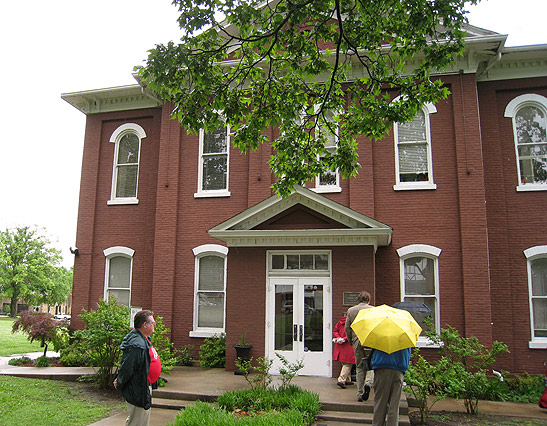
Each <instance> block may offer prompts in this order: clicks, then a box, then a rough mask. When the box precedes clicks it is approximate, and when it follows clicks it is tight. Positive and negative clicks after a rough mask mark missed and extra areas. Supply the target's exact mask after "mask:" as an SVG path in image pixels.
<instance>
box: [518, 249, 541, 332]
mask: <svg viewBox="0 0 547 426" xmlns="http://www.w3.org/2000/svg"><path fill="white" fill-rule="evenodd" d="M523 253H524V256H525V257H526V259H528V260H534V258H535V257H536V256H547V245H544V246H535V247H530V248H529V249H526V250H524V251H523ZM546 341H547V340H546Z"/></svg>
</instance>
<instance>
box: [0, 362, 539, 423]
mask: <svg viewBox="0 0 547 426" xmlns="http://www.w3.org/2000/svg"><path fill="white" fill-rule="evenodd" d="M26 355H27V356H29V357H30V358H36V357H37V356H41V355H42V353H37V356H36V354H26ZM47 355H48V356H54V355H53V354H51V353H50V352H48V354H47ZM20 356H22V355H16V356H14V357H20ZM9 358H12V357H0V374H6V375H14V376H19V377H32V378H48V379H57V380H75V377H77V376H80V375H82V374H89V373H92V372H94V369H93V368H90V367H46V368H38V367H14V366H10V365H7V361H8V360H9ZM165 377H166V378H167V380H168V383H167V385H166V386H165V387H164V388H161V390H162V391H167V392H170V391H172V392H179V393H192V394H197V395H220V394H222V393H224V392H226V391H228V390H234V389H246V388H248V384H247V382H246V381H245V378H244V377H243V376H236V375H234V374H233V373H232V372H228V371H224V370H223V369H219V368H215V369H201V368H199V367H175V368H173V370H172V373H171V374H170V375H168V376H165ZM274 381H275V377H274ZM292 383H294V384H296V385H298V386H300V387H301V388H303V389H307V390H309V391H312V392H315V393H317V394H318V395H319V399H320V401H321V402H328V403H348V402H353V401H354V398H355V389H352V387H348V388H347V389H340V388H339V387H338V386H336V379H335V378H325V377H309V376H298V377H296V378H295V379H294V380H293V382H292ZM274 384H275V383H274ZM154 399H155V398H154ZM372 400H373V395H371V400H369V401H368V402H367V403H366V404H371V403H372ZM410 410H411V411H413V410H416V409H413V408H410ZM432 410H434V411H442V410H445V411H460V412H465V407H464V405H463V401H462V400H454V399H451V398H448V399H445V400H442V401H438V402H436V403H435V405H433V408H432ZM479 410H480V413H482V414H496V415H506V416H513V417H522V418H523V419H525V418H535V419H543V420H545V424H546V425H547V410H542V409H541V408H539V407H538V405H537V404H536V403H534V404H520V403H511V402H493V401H481V402H480V404H479ZM177 413H178V411H177V410H169V409H162V408H152V413H151V422H150V426H165V425H166V424H167V423H172V422H174V420H175V416H176V414H177ZM126 417H127V415H126V413H125V411H124V412H121V413H117V414H114V415H113V416H111V417H108V418H105V419H103V420H101V421H99V422H96V423H93V425H90V426H115V425H123V424H124V422H125V418H126ZM318 424H325V425H329V426H330V425H331V422H324V421H322V422H319V423H318ZM335 424H336V425H337V426H342V425H341V424H340V423H332V425H333V426H334V425H335Z"/></svg>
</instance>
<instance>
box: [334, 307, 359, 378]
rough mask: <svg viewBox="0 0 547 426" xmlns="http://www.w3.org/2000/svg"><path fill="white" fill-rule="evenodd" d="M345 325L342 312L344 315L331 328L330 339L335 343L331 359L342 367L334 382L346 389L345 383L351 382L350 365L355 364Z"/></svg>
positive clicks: (344, 317)
mask: <svg viewBox="0 0 547 426" xmlns="http://www.w3.org/2000/svg"><path fill="white" fill-rule="evenodd" d="M345 325H346V314H345V313H344V316H343V317H342V318H340V321H338V323H337V324H336V325H335V326H334V329H333V330H332V337H333V339H332V341H333V342H334V343H335V345H334V351H333V353H332V359H333V360H334V361H340V362H341V363H342V369H341V370H340V376H338V382H337V383H336V384H337V385H338V386H340V387H341V388H342V389H346V385H352V384H353V383H352V382H351V367H352V366H353V364H355V354H354V352H353V346H351V343H350V342H348V339H347V337H346V331H345V330H344V328H345Z"/></svg>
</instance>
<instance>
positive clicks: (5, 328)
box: [0, 317, 44, 356]
mask: <svg viewBox="0 0 547 426" xmlns="http://www.w3.org/2000/svg"><path fill="white" fill-rule="evenodd" d="M14 322H15V319H14V318H8V317H0V342H2V345H0V356H8V355H14V354H22V353H27V352H43V351H44V349H43V348H41V347H40V342H36V341H34V342H33V343H31V342H30V341H29V340H28V339H27V335H26V334H23V333H12V332H11V327H12V326H13V323H14Z"/></svg>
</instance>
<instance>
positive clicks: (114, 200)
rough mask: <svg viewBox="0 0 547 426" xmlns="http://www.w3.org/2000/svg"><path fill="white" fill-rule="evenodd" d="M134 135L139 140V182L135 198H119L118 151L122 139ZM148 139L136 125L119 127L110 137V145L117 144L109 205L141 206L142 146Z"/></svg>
mask: <svg viewBox="0 0 547 426" xmlns="http://www.w3.org/2000/svg"><path fill="white" fill-rule="evenodd" d="M128 133H133V134H135V135H137V137H138V138H139V152H138V155H137V156H138V159H137V182H136V187H135V196H134V197H117V196H116V186H117V182H118V150H119V146H120V141H121V140H122V138H123V137H124V136H125V135H126V134H128ZM144 138H146V132H145V131H144V129H143V128H142V127H141V126H139V125H138V124H136V123H125V124H122V125H121V126H119V127H118V128H117V129H116V130H114V132H113V133H112V135H111V136H110V140H109V142H110V143H113V144H115V146H114V162H113V166H112V188H111V192H110V200H108V201H107V204H108V205H117V204H139V199H138V194H139V192H138V191H139V172H140V161H141V145H142V140H143V139H144Z"/></svg>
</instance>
